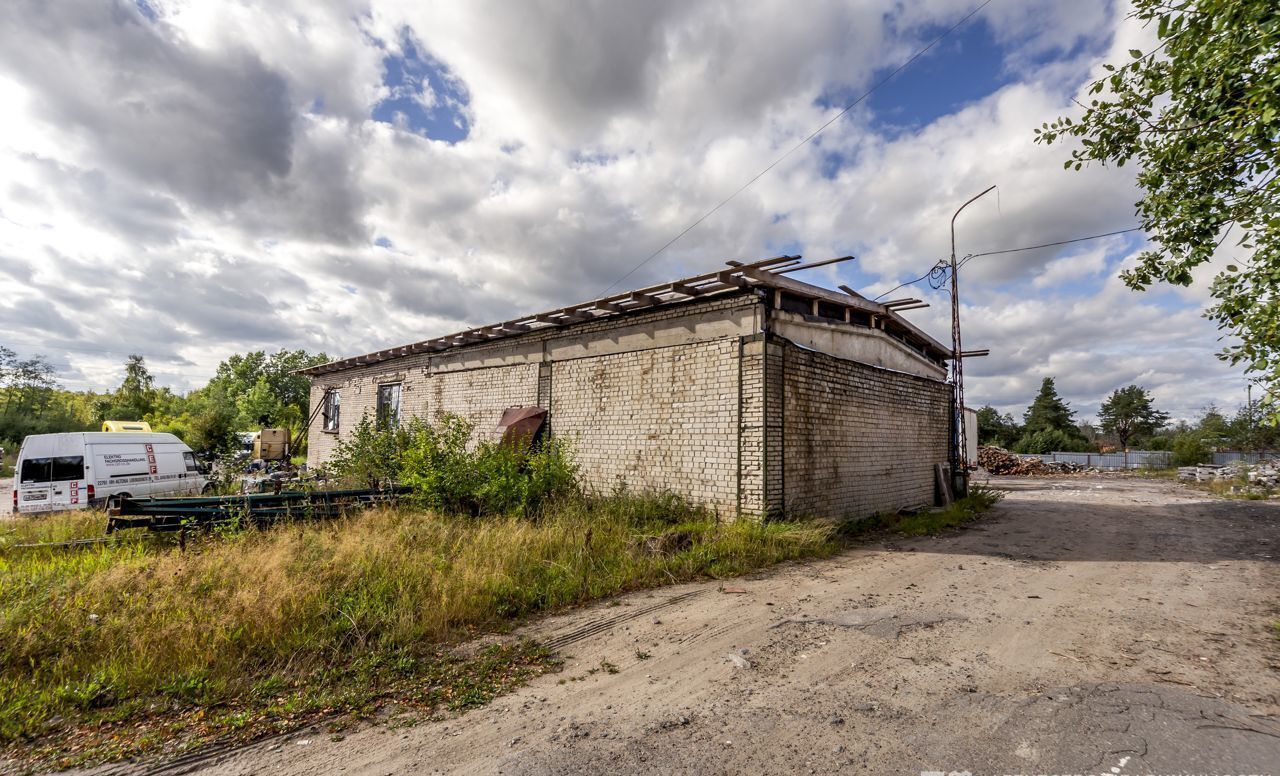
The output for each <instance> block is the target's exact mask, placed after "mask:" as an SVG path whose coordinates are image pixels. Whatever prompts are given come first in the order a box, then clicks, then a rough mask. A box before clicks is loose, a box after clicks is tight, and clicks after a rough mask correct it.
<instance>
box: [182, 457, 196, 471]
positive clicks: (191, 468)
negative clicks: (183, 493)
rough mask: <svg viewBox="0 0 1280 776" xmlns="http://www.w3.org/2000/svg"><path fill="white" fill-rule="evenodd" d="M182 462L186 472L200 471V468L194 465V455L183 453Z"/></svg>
mask: <svg viewBox="0 0 1280 776" xmlns="http://www.w3.org/2000/svg"><path fill="white" fill-rule="evenodd" d="M182 460H183V461H184V462H185V463H186V464H187V471H189V472H198V471H200V466H199V464H197V463H196V455H195V453H183V454H182Z"/></svg>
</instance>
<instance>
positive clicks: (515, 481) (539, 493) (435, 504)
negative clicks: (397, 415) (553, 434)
mask: <svg viewBox="0 0 1280 776" xmlns="http://www.w3.org/2000/svg"><path fill="white" fill-rule="evenodd" d="M329 470H330V472H331V473H332V474H334V475H336V476H338V477H340V478H343V479H345V480H348V481H350V482H352V483H353V484H358V485H359V486H362V487H371V488H376V487H380V486H383V485H387V484H390V483H399V484H401V485H407V486H409V487H411V488H412V489H413V493H414V499H415V500H416V502H417V503H418V504H420V505H421V506H423V507H426V508H429V509H433V510H437V511H440V512H447V513H450V514H469V515H473V516H479V515H498V514H504V515H505V514H515V513H519V514H522V515H526V516H531V515H536V514H538V513H539V512H540V511H541V510H542V508H543V506H544V505H547V504H549V503H551V502H554V501H556V500H568V499H573V498H576V497H577V496H579V495H580V491H579V487H578V467H577V466H576V465H575V464H574V462H573V459H572V456H571V455H570V453H569V450H568V448H567V446H566V445H565V444H564V442H563V441H561V440H556V439H543V440H539V441H538V443H537V444H532V445H530V444H503V443H501V442H497V441H493V440H479V441H476V440H475V426H474V424H472V423H470V422H469V421H467V420H465V419H463V418H460V417H458V416H457V415H449V414H445V415H442V416H441V417H440V418H439V419H438V420H437V422H436V423H435V424H431V423H428V422H426V421H424V420H422V419H419V418H413V419H411V420H409V421H408V422H406V423H404V424H402V425H398V426H395V427H391V428H387V427H380V426H378V425H377V423H376V422H375V421H374V420H372V419H370V418H369V417H368V416H367V415H366V416H365V417H364V418H362V419H361V420H360V422H359V423H357V424H356V427H355V428H354V429H353V431H352V433H351V436H350V437H348V438H347V439H345V440H343V441H341V442H339V444H338V446H337V449H336V450H335V451H334V454H333V456H332V458H331V459H330V461H329Z"/></svg>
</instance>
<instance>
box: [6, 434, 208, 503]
mask: <svg viewBox="0 0 1280 776" xmlns="http://www.w3.org/2000/svg"><path fill="white" fill-rule="evenodd" d="M207 483H208V481H207V480H206V479H205V478H204V476H203V475H202V474H201V473H200V470H199V468H198V467H197V466H196V457H195V455H194V454H193V453H192V452H191V448H190V447H187V446H186V444H184V443H183V442H182V440H181V439H178V438H177V437H176V436H174V435H173V434H131V433H121V432H91V431H90V432H83V433H70V434H32V435H31V436H29V437H27V438H26V439H24V440H22V448H21V449H19V450H18V461H17V464H16V465H15V467H14V475H13V511H14V512H26V513H30V512H52V511H55V510H61V509H82V508H84V507H87V506H90V505H93V506H96V505H98V504H101V503H103V502H105V501H106V499H107V498H108V497H110V496H115V495H117V494H119V495H125V496H161V495H165V496H185V495H196V494H199V493H201V492H203V491H204V489H205V485H206V484H207Z"/></svg>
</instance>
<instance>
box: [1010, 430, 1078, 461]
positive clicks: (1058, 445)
mask: <svg viewBox="0 0 1280 776" xmlns="http://www.w3.org/2000/svg"><path fill="white" fill-rule="evenodd" d="M1093 450H1094V447H1093V445H1091V444H1089V443H1088V442H1086V441H1085V440H1083V439H1080V438H1079V437H1073V436H1071V435H1069V434H1067V433H1065V432H1063V431H1059V430H1058V429H1056V428H1053V429H1046V430H1044V431H1036V432H1034V433H1030V434H1023V435H1022V437H1021V438H1020V439H1019V440H1018V441H1017V442H1015V443H1014V445H1013V452H1015V453H1031V454H1036V455H1039V454H1042V453H1057V452H1062V453H1083V452H1091V451H1093Z"/></svg>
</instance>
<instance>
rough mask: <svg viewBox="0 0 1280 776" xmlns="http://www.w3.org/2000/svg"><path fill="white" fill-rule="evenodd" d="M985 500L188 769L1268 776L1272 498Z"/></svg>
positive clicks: (594, 625) (638, 611) (1146, 483)
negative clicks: (431, 692) (470, 683)
mask: <svg viewBox="0 0 1280 776" xmlns="http://www.w3.org/2000/svg"><path fill="white" fill-rule="evenodd" d="M993 484H996V485H998V486H1000V487H1002V488H1007V489H1008V490H1009V491H1010V492H1009V495H1008V497H1007V498H1006V499H1005V500H1004V501H1003V502H1002V503H1001V504H1000V505H999V506H998V507H997V508H996V510H995V511H994V513H993V514H992V515H991V516H990V517H989V518H987V519H985V520H983V521H982V522H980V523H977V524H975V525H973V526H971V527H969V528H967V529H965V530H962V531H956V532H953V533H950V534H947V535H945V536H941V537H935V538H921V539H912V540H893V541H886V542H880V543H877V544H874V545H868V546H865V547H862V548H859V549H856V550H853V551H850V552H847V553H844V554H842V555H841V556H839V557H837V558H834V559H831V560H825V561H821V562H813V563H804V564H795V565H789V566H785V567H783V568H780V569H774V570H772V571H769V572H767V573H763V574H760V575H757V576H754V577H749V578H746V579H740V580H732V581H730V582H727V583H724V588H725V589H721V588H722V586H721V584H720V583H716V582H707V583H700V584H692V585H683V586H679V587H672V588H667V589H663V590H659V591H655V592H652V593H639V594H634V595H630V596H626V597H624V598H622V599H620V601H619V602H613V603H612V604H609V603H605V604H601V605H597V606H593V607H590V608H587V609H582V610H577V611H574V612H569V613H565V614H562V615H558V616H555V617H550V618H547V619H544V620H542V621H540V622H539V623H536V624H534V625H532V626H530V627H529V628H528V629H527V631H528V632H529V633H530V634H531V635H533V636H535V637H537V638H539V639H541V640H543V641H544V642H547V643H550V644H552V645H555V646H556V647H557V648H558V649H559V650H560V652H561V653H562V654H563V655H564V656H565V668H564V670H563V672H561V673H560V674H556V675H548V676H544V677H541V678H539V679H537V680H535V681H534V682H533V683H531V684H530V685H528V686H526V687H524V688H523V689H521V690H520V691H518V692H515V693H513V694H511V695H508V696H506V697H504V698H500V699H498V700H497V701H496V702H494V703H493V704H492V705H490V706H488V707H486V708H484V709H481V710H478V711H475V712H472V713H469V714H466V715H464V716H461V717H457V718H453V719H449V720H445V721H441V722H430V723H422V724H418V725H416V726H412V727H408V728H403V727H397V726H395V725H391V724H374V725H369V726H367V727H363V728H361V729H358V730H354V731H348V732H347V733H346V735H345V737H342V738H341V740H332V739H331V736H330V735H329V734H328V733H326V732H323V731H318V730H311V731H302V732H299V733H296V734H293V735H290V736H288V737H285V738H277V739H273V740H270V741H265V742H261V743H259V744H255V745H253V746H250V747H247V748H244V749H239V750H236V751H233V752H229V753H223V754H221V755H219V756H217V757H209V758H207V759H205V760H204V761H203V762H202V763H191V762H188V763H187V765H186V766H184V768H183V771H184V772H185V771H186V770H187V769H188V768H190V767H191V766H192V765H197V764H198V765H200V767H202V768H203V769H204V771H203V772H207V773H218V774H311V773H342V774H379V775H381V774H399V773H468V774H472V773H504V774H578V773H581V774H588V773H591V774H594V773H609V774H654V773H673V774H675V773H708V774H719V773H726V774H727V773H768V774H774V773H777V774H782V773H834V772H840V773H875V774H886V773H902V774H918V773H920V772H921V771H943V772H944V773H945V772H951V771H969V772H971V773H974V774H980V773H1105V774H1113V773H1184V772H1209V773H1280V723H1278V717H1277V715H1278V714H1280V670H1278V667H1280V641H1278V640H1277V638H1276V636H1275V633H1274V631H1272V630H1271V627H1272V625H1271V624H1272V623H1273V622H1274V621H1275V620H1276V619H1277V618H1278V617H1280V612H1278V611H1277V610H1278V607H1280V596H1278V595H1277V592H1278V590H1280V588H1278V587H1277V581H1278V574H1277V565H1276V559H1277V553H1280V504H1277V503H1274V502H1272V503H1261V502H1248V501H1225V500H1220V499H1216V498H1211V497H1208V496H1205V495H1201V494H1198V493H1196V492H1194V491H1190V490H1187V489H1185V488H1183V487H1182V486H1180V485H1178V484H1176V483H1172V482H1164V481H1154V480H1140V479H1131V478H1121V477H1112V476H1094V477H1077V478H1069V479H1067V478H1063V479H1020V478H1011V479H996V480H993ZM734 588H740V589H741V590H744V591H745V592H730V590H731V589H734ZM602 662H605V663H608V664H612V665H613V666H616V667H617V668H616V670H617V673H610V670H609V669H608V668H607V667H606V668H605V670H599V669H600V668H601V664H602ZM591 669H597V670H595V671H594V672H592V671H591ZM334 738H336V737H334ZM118 768H119V767H118V766H117V769H118Z"/></svg>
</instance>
